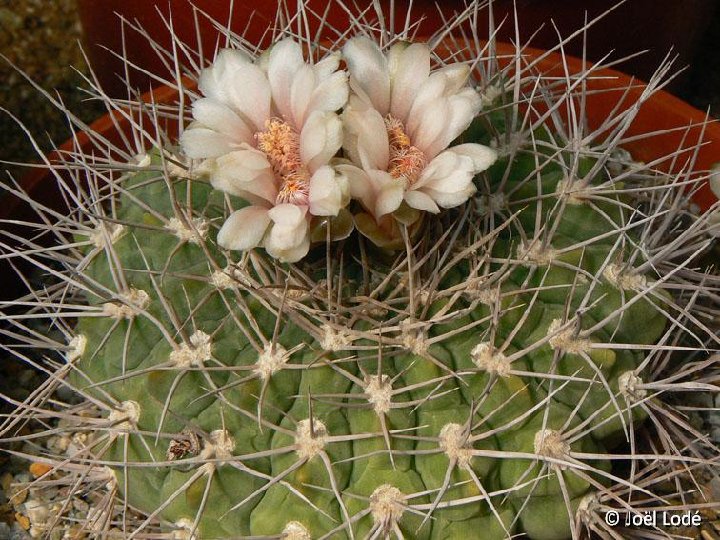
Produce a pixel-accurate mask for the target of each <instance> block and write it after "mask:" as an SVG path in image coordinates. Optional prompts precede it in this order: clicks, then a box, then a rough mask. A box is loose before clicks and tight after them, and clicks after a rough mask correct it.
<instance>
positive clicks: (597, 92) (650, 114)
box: [0, 43, 720, 298]
mask: <svg viewBox="0 0 720 540" xmlns="http://www.w3.org/2000/svg"><path fill="white" fill-rule="evenodd" d="M514 51H515V48H514V47H513V46H511V45H508V44H503V43H499V44H498V46H497V52H498V55H499V56H504V57H506V58H510V57H512V55H513V54H514ZM525 55H526V58H527V59H528V61H532V60H533V59H537V58H540V57H541V56H543V55H545V51H541V50H538V49H527V50H525ZM564 65H565V66H567V69H568V70H569V72H570V73H577V72H580V71H582V68H583V62H582V61H581V60H579V59H577V58H572V57H566V58H565V59H564V60H563V59H562V58H561V56H560V55H559V54H555V53H551V54H547V55H545V56H544V58H543V59H542V60H540V61H539V62H538V64H537V65H536V69H537V71H539V72H541V73H544V74H546V75H552V76H564V75H565V68H564ZM587 84H588V96H587V116H588V123H589V126H590V128H591V129H594V128H596V127H597V126H599V125H600V124H601V123H602V122H603V120H604V119H605V118H607V117H608V116H609V115H610V113H611V111H613V110H614V109H615V108H616V107H617V106H618V101H619V100H621V99H622V98H623V95H624V94H625V92H626V89H627V88H628V87H631V86H632V88H630V90H629V91H627V94H625V97H624V101H623V103H625V106H624V107H621V108H627V107H628V106H630V105H631V104H633V103H634V102H635V101H637V99H638V97H639V96H640V95H641V93H642V91H643V88H644V85H643V84H641V83H638V82H637V81H634V79H632V78H630V77H628V76H627V75H625V74H623V73H620V72H618V71H615V70H611V69H601V70H598V71H596V72H595V76H594V77H593V78H590V79H588V82H587ZM633 85H634V86H633ZM177 98H178V93H177V91H176V90H174V89H172V88H169V87H161V88H158V89H155V90H153V91H151V92H148V93H146V94H145V95H144V96H143V100H144V101H145V102H148V103H150V102H154V103H173V102H175V101H176V100H177ZM705 121H706V115H705V113H703V112H701V111H699V110H697V109H695V108H694V107H691V106H690V105H688V104H687V103H685V102H683V101H681V100H679V99H678V98H676V97H674V96H672V95H671V94H669V93H667V92H664V91H658V92H657V93H655V94H654V95H653V96H652V97H651V98H650V99H649V100H648V101H647V102H646V103H645V104H644V105H643V107H642V108H641V109H640V111H639V113H638V115H637V117H636V119H635V121H634V123H633V124H632V126H631V127H630V129H629V131H628V136H633V135H641V134H644V133H653V132H658V131H665V130H671V129H674V131H671V132H668V133H664V134H662V135H656V136H653V137H652V138H651V139H644V140H636V141H632V142H629V143H627V144H626V145H624V147H625V148H626V149H628V150H629V151H630V152H631V153H632V154H633V156H634V158H635V159H638V160H642V161H645V162H651V161H653V160H655V159H658V158H661V157H663V156H665V155H668V154H670V153H671V152H673V151H675V150H677V149H678V147H680V146H681V144H682V145H684V147H686V148H692V147H694V146H696V144H697V141H698V140H700V138H701V135H702V139H703V140H704V141H705V142H706V144H704V145H703V146H701V147H700V149H699V151H698V154H697V160H696V162H695V167H694V168H695V169H696V170H706V169H709V168H710V167H711V166H712V165H713V164H714V163H715V162H718V161H720V124H718V123H716V122H714V123H711V124H706V125H705V126H704V127H703V123H705ZM116 123H117V126H119V127H120V129H121V130H126V132H129V131H130V126H129V124H128V122H127V120H125V119H124V118H122V117H120V115H116V118H115V121H113V119H112V118H111V117H110V116H108V115H106V116H104V117H102V118H100V119H99V120H97V121H96V122H94V123H93V124H92V125H91V128H92V130H94V131H95V132H97V133H99V134H100V135H102V136H103V137H105V138H107V139H108V140H110V141H111V142H113V143H115V144H118V145H119V144H121V141H122V138H121V136H120V133H119V132H118V130H117V126H116ZM169 128H170V129H171V130H172V126H169ZM703 132H704V134H703ZM650 141H651V142H650ZM76 144H79V145H80V146H81V147H82V149H83V150H84V151H85V152H90V151H91V149H92V144H91V141H90V139H89V138H88V137H87V135H86V134H84V133H80V134H79V136H78V137H77V140H76V141H75V140H69V141H67V142H66V143H65V144H63V145H62V146H61V147H60V150H61V151H72V150H73V148H74V147H75V145H76ZM48 158H49V159H50V160H51V161H52V160H54V159H57V155H53V154H51V155H50V156H48ZM683 165H684V163H679V164H678V165H677V167H678V168H681V167H683ZM22 187H23V189H24V190H25V191H26V192H27V193H29V194H30V196H31V197H32V198H33V199H35V200H37V201H40V202H42V203H43V204H46V205H48V206H49V207H51V208H54V209H56V210H61V211H62V210H65V209H64V208H63V201H64V199H63V198H62V197H61V196H60V194H59V192H58V190H57V187H56V182H55V179H54V176H53V175H52V174H51V173H50V172H48V171H47V170H46V169H44V168H35V169H33V170H31V171H30V172H29V173H28V174H27V175H26V176H25V177H24V178H23V179H22ZM694 200H695V202H696V203H697V204H698V205H699V206H700V207H701V208H703V209H707V208H709V207H710V206H712V204H714V203H715V202H716V198H715V196H714V195H713V193H712V191H711V190H710V188H709V186H708V185H707V183H706V184H705V185H703V186H702V188H701V189H699V190H698V191H697V192H696V193H695V194H694ZM33 215H34V213H33V211H32V209H31V208H30V207H29V206H28V205H27V204H26V203H24V202H23V201H22V200H20V199H17V198H10V199H9V200H4V201H3V204H2V205H0V219H4V220H7V219H14V220H20V221H22V220H32V216H33ZM8 229H12V228H11V227H6V230H8ZM23 231H25V234H27V228H25V229H22V228H21V229H18V230H17V231H16V232H17V234H22V232H23ZM11 232H12V231H11ZM0 263H2V264H0V278H1V279H2V280H3V281H2V282H3V283H17V281H18V279H17V277H16V276H15V272H14V271H13V270H12V268H10V267H9V266H8V265H7V262H6V261H0ZM2 295H5V296H6V297H13V298H14V297H17V291H13V290H12V287H5V288H4V289H2V290H0V296H2Z"/></svg>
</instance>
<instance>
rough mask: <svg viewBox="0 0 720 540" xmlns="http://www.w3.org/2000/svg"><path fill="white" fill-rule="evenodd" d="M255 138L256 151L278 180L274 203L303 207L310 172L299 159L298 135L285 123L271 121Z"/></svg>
mask: <svg viewBox="0 0 720 540" xmlns="http://www.w3.org/2000/svg"><path fill="white" fill-rule="evenodd" d="M255 137H256V139H257V147H258V150H261V151H262V152H264V153H265V155H266V156H267V158H268V161H269V162H270V164H271V165H272V167H273V170H274V171H275V174H276V175H277V176H278V177H279V178H280V180H281V187H280V190H279V191H278V195H277V197H276V199H275V204H281V203H293V204H307V202H308V193H309V190H310V173H309V172H308V171H307V169H306V168H305V166H304V165H303V163H302V160H301V158H300V135H299V134H298V133H297V132H296V131H295V130H294V129H293V128H292V127H291V126H290V125H289V124H288V123H287V122H284V121H283V120H280V119H279V118H272V119H270V120H267V121H266V122H265V131H262V132H258V133H256V134H255Z"/></svg>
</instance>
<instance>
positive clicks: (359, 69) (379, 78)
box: [343, 36, 390, 116]
mask: <svg viewBox="0 0 720 540" xmlns="http://www.w3.org/2000/svg"><path fill="white" fill-rule="evenodd" d="M343 56H344V58H345V62H346V63H347V66H348V71H349V72H350V88H352V89H353V90H354V91H355V92H356V93H357V94H358V95H359V96H360V97H361V98H364V100H365V101H366V102H367V103H368V104H369V105H372V106H373V107H375V109H377V110H378V112H379V113H380V115H381V116H385V115H386V114H387V113H388V112H389V110H390V74H389V72H388V66H387V60H386V59H385V56H384V55H383V53H382V52H381V51H380V48H379V47H378V46H377V45H376V44H375V42H374V41H372V40H370V39H369V38H367V37H364V36H358V37H354V38H352V39H350V40H349V41H348V42H347V43H346V44H345V46H344V47H343Z"/></svg>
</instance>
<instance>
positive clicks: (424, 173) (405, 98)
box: [341, 37, 497, 219]
mask: <svg viewBox="0 0 720 540" xmlns="http://www.w3.org/2000/svg"><path fill="white" fill-rule="evenodd" d="M343 53H344V57H345V61H346V62H347V65H348V71H349V72H350V88H351V91H352V92H351V95H350V99H349V103H348V106H347V107H346V109H345V111H344V113H343V121H344V127H345V134H344V142H343V148H344V149H345V152H346V154H347V156H348V157H349V158H350V160H351V161H352V165H344V166H342V167H341V170H342V171H343V173H344V174H345V175H346V176H347V177H348V180H349V185H350V193H351V196H352V197H353V198H355V199H358V200H360V201H361V202H362V204H363V206H364V207H365V209H366V210H367V211H368V212H370V213H371V214H373V216H375V219H379V218H381V217H382V216H384V215H386V214H388V213H390V212H393V211H395V210H397V209H398V208H399V206H400V205H401V204H402V202H403V201H405V203H407V205H408V206H410V207H412V208H415V209H418V210H425V211H428V212H433V213H437V212H439V211H440V208H452V207H455V206H458V205H461V204H463V203H464V202H465V201H467V200H468V198H469V197H470V196H471V195H472V194H473V193H474V192H475V191H476V188H475V185H474V183H473V177H474V176H475V175H476V174H477V173H479V172H481V171H484V170H485V169H487V168H488V167H490V165H492V164H493V163H494V162H495V160H496V159H497V155H496V153H495V151H494V150H492V149H490V148H488V147H486V146H483V145H481V144H472V143H468V144H461V145H456V146H453V147H450V148H448V146H449V145H450V143H451V142H452V141H453V140H454V139H456V138H457V137H458V136H459V135H460V134H461V133H462V132H463V131H465V130H466V129H467V128H468V126H469V125H470V123H471V122H472V120H473V118H474V117H475V116H477V114H478V113H479V112H480V109H481V107H482V100H481V97H480V95H479V94H478V93H477V92H476V91H475V90H473V89H472V88H469V87H468V86H467V79H468V76H469V69H468V67H467V66H465V65H463V64H450V65H447V66H444V67H442V68H439V69H436V70H434V71H432V70H431V69H430V49H429V48H428V46H427V45H426V44H424V43H414V44H412V45H408V44H405V43H401V44H396V45H394V46H393V47H391V48H390V50H389V51H388V52H387V53H383V52H382V51H381V50H380V48H379V47H378V46H377V44H376V43H375V42H373V41H372V40H370V39H368V38H365V37H357V38H353V39H351V40H349V41H348V42H347V43H346V45H345V47H344V49H343Z"/></svg>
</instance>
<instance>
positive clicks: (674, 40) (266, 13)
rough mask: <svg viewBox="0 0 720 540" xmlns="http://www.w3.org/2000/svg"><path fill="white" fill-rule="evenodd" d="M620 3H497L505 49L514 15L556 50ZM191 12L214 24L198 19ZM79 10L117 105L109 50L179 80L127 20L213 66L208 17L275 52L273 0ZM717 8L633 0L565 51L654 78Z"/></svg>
mask: <svg viewBox="0 0 720 540" xmlns="http://www.w3.org/2000/svg"><path fill="white" fill-rule="evenodd" d="M305 3H306V4H307V7H308V10H309V11H314V12H315V13H318V14H321V15H324V16H325V17H326V18H327V21H328V23H329V25H330V26H333V27H335V28H340V29H342V28H347V27H348V15H347V12H346V11H345V8H343V7H342V6H341V5H340V4H339V3H338V2H335V1H332V0H331V1H330V2H328V1H327V0H305ZM411 3H412V11H411V14H412V19H413V20H414V21H421V20H422V22H421V24H420V26H419V28H418V31H419V34H418V35H431V34H432V33H433V32H435V31H437V30H440V29H442V28H443V27H444V22H443V19H442V18H441V17H440V16H439V15H438V10H437V7H436V2H435V0H414V1H412V2H411V1H410V0H395V6H396V13H397V14H398V15H397V16H396V17H395V27H396V29H397V30H400V27H401V26H402V25H404V22H405V16H404V14H405V13H406V12H407V9H408V6H409V5H410V4H411ZM616 3H617V2H615V1H612V2H611V1H609V0H585V1H584V2H581V3H580V4H581V5H578V2H576V1H575V0H494V2H493V7H492V9H493V13H494V19H495V20H496V21H503V20H505V23H504V24H502V25H500V28H499V31H498V33H497V36H496V37H497V39H498V40H499V41H507V42H510V41H515V40H516V35H515V25H514V15H513V13H514V10H515V9H516V10H517V13H518V20H519V21H521V23H522V24H520V25H519V38H520V42H522V43H527V41H528V40H529V39H530V38H531V37H532V43H531V45H533V46H534V47H538V48H543V49H550V48H553V47H555V46H556V45H557V43H558V35H560V36H563V37H564V38H566V37H568V36H570V35H571V34H572V33H573V32H574V31H575V30H576V29H578V28H581V27H582V26H583V24H584V23H585V20H586V16H587V20H588V21H590V20H593V19H594V18H596V17H598V16H599V15H601V14H602V13H603V12H605V11H606V10H608V8H609V7H612V6H613V4H616ZM287 4H290V5H289V7H288V9H287V12H286V13H285V18H286V19H290V18H292V17H293V16H294V14H295V12H296V7H295V6H296V5H297V3H296V0H289V1H287ZM367 4H369V2H367ZM465 4H466V2H465V1H464V0H444V1H443V2H440V5H441V6H442V10H443V13H446V14H452V13H453V12H462V11H463V9H464V6H465ZM382 5H383V6H384V12H385V22H386V24H388V25H389V24H390V13H389V8H388V6H389V2H382ZM193 6H196V7H197V8H198V9H199V10H202V11H203V12H204V13H206V14H207V16H206V15H202V14H200V13H197V15H196V12H195V11H194V10H193ZM79 7H80V17H81V21H82V25H83V30H84V34H85V44H86V49H87V51H88V54H89V56H90V60H91V64H92V66H93V68H94V70H95V71H96V72H97V74H98V77H99V79H100V82H101V83H102V85H103V87H104V89H105V90H106V91H107V92H109V93H110V95H114V96H116V97H125V96H126V90H125V85H124V84H123V83H122V81H121V80H120V78H119V76H121V75H124V68H123V63H122V62H121V61H120V60H119V59H118V58H117V57H116V56H115V55H114V54H113V53H112V52H111V51H122V50H123V49H124V50H125V51H126V54H127V57H128V60H129V61H130V62H131V63H132V64H134V65H136V66H138V67H139V68H142V69H145V70H148V71H149V72H152V73H156V74H159V75H161V76H172V74H171V73H168V72H167V68H166V67H165V65H164V64H163V63H162V62H161V61H160V58H159V56H158V55H157V54H156V52H155V51H154V50H153V48H152V47H151V46H150V44H149V43H148V40H147V39H145V38H143V37H138V36H137V34H136V32H135V31H134V30H131V29H129V28H126V30H125V39H124V43H123V31H122V23H121V18H120V17H123V18H124V19H126V20H127V21H129V22H132V23H137V24H139V25H140V26H141V27H143V28H144V29H145V30H146V31H147V32H148V34H149V35H150V36H151V37H152V38H153V39H154V40H156V41H157V42H158V44H159V45H160V46H162V47H163V48H165V49H167V50H171V49H172V42H171V39H170V35H169V32H168V29H167V23H166V22H165V21H166V20H169V18H170V15H172V21H173V30H174V32H175V34H176V35H177V36H178V38H179V40H180V41H181V42H183V43H187V44H188V46H189V47H190V48H191V49H192V50H197V47H198V34H199V36H200V42H201V45H202V50H203V51H204V56H205V57H206V58H212V56H213V53H214V51H215V49H216V47H217V46H218V44H220V46H222V44H223V43H224V37H222V35H221V32H220V31H219V30H218V29H217V28H216V27H215V25H214V24H213V23H212V22H211V21H210V19H209V18H212V19H214V20H216V21H219V22H220V23H221V24H223V25H226V26H228V27H229V28H230V29H231V30H233V31H234V32H236V33H238V34H243V35H245V36H246V37H247V39H248V40H249V42H250V43H256V44H259V45H267V43H268V38H269V34H268V29H269V28H271V27H273V26H274V25H275V21H276V18H277V16H278V10H277V4H276V2H275V1H272V2H251V1H249V0H235V1H234V6H233V12H232V14H231V13H230V1H229V0H227V1H224V0H103V1H102V2H98V1H97V0H79ZM715 8H716V0H685V1H683V2H678V1H677V0H627V1H626V2H625V3H623V4H621V5H619V6H616V8H615V9H614V10H612V11H611V12H610V13H608V14H607V16H605V17H603V18H602V19H601V20H599V21H597V23H595V24H593V25H592V26H591V27H590V28H589V29H588V31H587V34H586V36H583V35H580V36H578V37H576V38H575V39H573V40H572V41H570V42H569V43H567V44H566V45H565V46H564V49H565V52H566V53H568V54H571V55H575V56H582V54H583V49H584V48H586V53H587V58H588V59H589V60H591V61H598V60H600V59H601V58H602V57H604V56H605V55H606V54H608V53H610V52H611V51H614V54H613V58H622V57H625V56H628V55H632V54H635V53H637V52H638V51H642V50H645V51H646V52H645V53H644V54H642V55H641V56H639V57H636V58H632V59H630V60H628V61H626V62H623V63H622V64H621V65H620V69H622V70H623V71H625V72H626V73H631V74H633V75H636V76H638V77H640V78H641V79H644V80H647V79H648V78H649V77H650V75H651V74H652V72H653V71H654V70H655V68H656V67H657V66H658V65H659V64H660V62H661V61H662V59H663V58H664V57H665V55H666V54H667V53H668V51H670V49H671V48H672V50H673V54H674V55H675V54H677V56H678V60H677V64H676V65H677V66H684V65H687V64H688V63H690V61H691V60H692V57H693V54H694V51H695V48H696V47H697V44H698V42H699V40H700V38H701V37H702V35H703V33H704V31H705V29H706V28H707V26H708V23H709V21H710V20H711V18H712V15H713V11H714V10H715ZM326 9H327V12H326ZM400 14H402V16H401V15H400ZM488 14H489V10H488V9H487V8H486V9H482V10H481V11H480V12H479V14H478V15H479V20H478V24H477V27H478V28H479V29H481V30H482V29H486V28H488V22H487V19H488ZM308 19H309V21H308V25H309V28H310V30H311V32H312V33H313V35H315V34H316V32H317V30H318V24H317V21H315V20H313V19H314V18H313V17H312V16H311V17H309V18H308ZM198 29H199V32H198V31H197V30H198ZM317 37H318V38H319V39H333V38H335V37H336V35H335V34H334V33H332V32H331V31H329V30H326V31H324V32H321V33H319V34H317ZM479 37H480V38H484V39H487V38H488V37H489V36H488V35H482V34H481V35H480V36H479ZM584 37H586V40H584ZM180 55H181V56H182V53H180ZM130 80H131V84H132V86H133V87H134V88H138V89H140V90H141V91H144V90H147V89H148V88H150V86H151V79H150V78H149V77H148V76H147V75H146V74H144V73H142V72H140V71H134V70H133V71H131V73H130ZM680 82H681V78H676V79H675V81H673V83H672V84H674V85H677V84H679V83H680Z"/></svg>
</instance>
